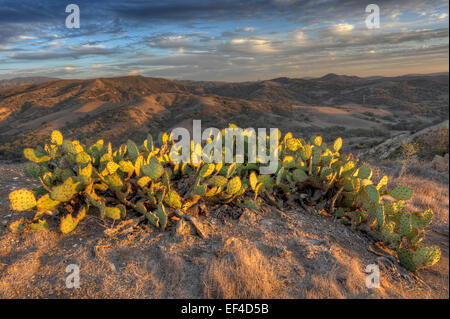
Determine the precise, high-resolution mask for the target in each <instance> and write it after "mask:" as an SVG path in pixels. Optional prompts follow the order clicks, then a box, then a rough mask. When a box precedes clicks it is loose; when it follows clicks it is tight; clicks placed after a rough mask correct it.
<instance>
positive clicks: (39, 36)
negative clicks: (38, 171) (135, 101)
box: [0, 0, 449, 82]
mask: <svg viewBox="0 0 450 319" xmlns="http://www.w3.org/2000/svg"><path fill="white" fill-rule="evenodd" d="M372 1H373V2H372ZM371 3H373V4H376V5H377V6H378V7H379V9H380V25H379V28H372V29H369V28H368V27H367V25H366V17H367V16H368V15H369V14H370V13H366V6H367V5H369V4H371ZM69 4H76V5H77V6H78V7H79V9H80V27H79V28H67V27H66V18H67V16H69V14H70V13H66V6H67V5H69ZM448 7H449V4H448V1H447V0H445V1H443V0H429V1H427V0H395V1H394V0H370V1H367V3H366V2H364V1H362V0H264V1H263V0H246V1H242V0H241V1H236V0H221V1H218V0H164V1H137V0H131V1H115V0H109V1H95V0H89V1H86V0H69V1H63V0H53V1H52V0H48V1H41V0H21V1H17V0H12V1H10V0H0V79H8V78H15V77H25V76H47V77H58V78H77V79H86V78H97V77H116V76H126V75H143V76H149V77H164V78H171V79H183V80H204V81H239V82H241V81H255V80H264V79H272V78H277V77H291V78H305V77H320V76H323V75H325V74H328V73H337V74H346V75H356V76H363V77H364V76H375V75H381V76H396V75H404V74H413V73H414V74H415V73H435V72H448V63H449V29H448V28H449V20H448V19H449V17H448V14H449V8H448Z"/></svg>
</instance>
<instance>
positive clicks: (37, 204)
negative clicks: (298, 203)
mask: <svg viewBox="0 0 450 319" xmlns="http://www.w3.org/2000/svg"><path fill="white" fill-rule="evenodd" d="M230 127H231V128H232V127H234V126H233V125H230ZM242 134H244V140H245V141H246V149H245V151H246V152H248V147H247V146H248V145H247V142H248V138H249V134H248V132H245V131H243V132H242ZM278 139H279V143H278V150H277V151H278V168H277V170H276V172H275V173H274V174H267V175H261V174H259V168H260V166H261V165H263V163H262V162H261V161H256V163H249V162H248V160H247V161H243V162H242V163H238V162H234V163H231V164H223V163H224V161H223V162H222V163H206V162H204V160H202V159H201V157H200V161H193V162H191V163H183V162H175V161H172V159H171V154H172V153H171V149H172V148H173V147H175V145H176V144H175V142H174V141H173V140H172V139H171V137H170V136H169V135H168V134H167V133H161V134H160V135H159V137H158V141H157V142H156V143H154V142H153V138H152V136H151V135H149V136H148V137H147V139H146V140H145V141H144V142H143V143H142V144H141V145H137V144H136V143H135V142H133V141H131V140H128V141H127V143H126V144H123V145H121V146H120V147H119V148H118V149H116V150H114V149H113V147H112V145H111V144H110V143H108V144H106V143H105V142H104V141H103V140H99V141H97V142H96V143H95V144H93V145H91V146H85V145H82V144H81V143H80V142H79V141H70V140H66V139H64V138H63V136H62V134H61V133H60V132H59V131H53V132H52V134H51V140H50V143H49V144H46V145H45V146H44V147H38V148H36V149H30V148H27V149H25V150H24V155H25V157H26V158H27V159H28V160H29V161H31V162H33V164H29V165H28V166H27V168H26V174H27V175H28V176H30V177H33V178H35V179H37V180H39V181H40V183H41V186H40V187H39V188H36V189H34V190H33V191H30V190H15V191H13V192H12V193H10V195H9V199H10V202H11V207H12V209H13V210H16V211H26V210H32V209H33V210H34V211H35V212H36V214H35V217H34V218H33V219H32V220H24V219H21V220H20V221H17V222H15V223H14V224H12V225H11V227H10V229H11V230H12V231H15V232H19V231H23V230H24V229H26V228H31V229H45V228H48V224H47V223H46V221H45V219H44V217H45V215H50V214H52V215H53V214H55V213H59V214H60V215H61V216H60V230H61V232H62V233H64V234H67V233H69V232H71V231H72V230H74V229H75V227H76V226H77V225H78V223H79V222H80V221H81V220H83V218H84V217H85V216H86V213H88V212H89V211H90V208H94V211H95V210H97V211H98V213H99V214H100V216H101V217H102V218H110V219H113V220H118V219H124V218H125V217H126V214H127V210H133V211H136V212H138V213H140V214H142V215H144V216H145V218H146V219H147V220H148V222H149V223H150V224H152V225H154V226H155V227H157V228H160V229H161V230H164V229H165V228H166V227H167V225H168V224H169V222H170V219H171V217H172V215H173V214H174V213H175V211H176V210H180V209H181V210H188V209H189V208H190V207H192V206H194V205H195V204H197V203H199V202H200V201H210V202H219V203H232V204H233V205H236V206H239V207H247V208H250V209H258V208H259V207H260V204H261V203H262V202H263V201H265V200H268V201H273V200H274V199H275V197H276V196H283V197H284V198H285V199H288V198H289V197H290V196H292V195H293V194H296V193H299V192H302V190H304V189H305V188H306V187H309V188H312V189H314V190H315V191H318V192H319V197H320V198H319V200H320V201H321V202H322V203H326V205H325V208H327V209H328V211H329V213H330V214H334V215H335V216H336V218H339V219H340V221H341V222H343V223H345V224H349V225H352V227H353V228H356V227H357V226H358V225H359V224H361V223H367V224H368V225H370V227H371V228H372V229H373V230H375V231H376V233H377V234H378V235H379V236H380V238H382V240H383V241H384V242H385V243H386V244H387V245H389V246H390V248H392V249H394V250H396V251H397V254H398V258H399V260H400V262H401V263H402V264H403V265H404V266H405V267H406V268H407V269H409V270H410V271H413V272H415V271H416V270H417V269H420V268H423V267H428V266H431V265H433V264H435V263H436V262H437V261H438V260H439V259H440V255H441V251H440V249H439V247H436V246H424V245H422V244H421V242H422V240H423V238H424V229H425V228H426V227H427V226H429V225H430V224H431V222H432V218H433V212H432V211H431V210H427V211H424V212H408V211H406V210H405V209H404V206H405V201H407V200H409V199H410V198H411V197H412V195H413V191H412V190H411V189H410V188H408V187H406V186H397V187H395V188H393V189H389V187H388V178H387V176H384V177H383V178H381V180H380V181H378V183H374V182H373V181H372V169H371V167H370V166H369V165H367V164H363V165H359V163H358V162H359V160H358V159H355V158H354V157H353V155H352V154H350V155H346V154H342V153H340V150H341V147H342V139H341V138H337V139H336V140H335V141H334V143H333V144H331V145H327V144H326V143H325V142H323V140H322V138H321V137H320V136H313V137H312V138H311V139H310V140H309V141H305V140H304V139H301V138H295V137H294V136H293V135H292V133H287V134H286V135H285V136H284V137H283V136H282V135H281V132H279V134H278ZM267 141H269V137H267ZM222 145H223V149H225V142H224V141H223V144H222ZM191 146H192V147H191V148H192V149H193V152H192V153H193V154H191V155H192V156H194V155H195V153H199V152H200V151H202V145H195V147H193V146H194V145H193V142H191ZM271 151H274V150H271ZM245 155H246V156H245V157H244V158H245V159H247V158H248V156H247V155H248V154H245ZM192 156H191V157H192ZM222 159H224V158H222ZM186 178H189V179H190V180H191V181H192V182H191V184H192V185H190V188H189V189H188V190H187V191H183V193H179V192H180V190H179V189H177V187H175V186H176V185H177V181H179V180H183V179H186ZM36 197H37V198H38V199H37V200H36Z"/></svg>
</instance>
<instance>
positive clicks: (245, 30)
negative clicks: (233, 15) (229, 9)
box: [235, 27, 255, 32]
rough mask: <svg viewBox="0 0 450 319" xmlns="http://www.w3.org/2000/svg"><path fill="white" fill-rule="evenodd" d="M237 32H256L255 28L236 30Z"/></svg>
mask: <svg viewBox="0 0 450 319" xmlns="http://www.w3.org/2000/svg"><path fill="white" fill-rule="evenodd" d="M235 30H236V32H253V31H255V28H253V27H243V28H236V29H235Z"/></svg>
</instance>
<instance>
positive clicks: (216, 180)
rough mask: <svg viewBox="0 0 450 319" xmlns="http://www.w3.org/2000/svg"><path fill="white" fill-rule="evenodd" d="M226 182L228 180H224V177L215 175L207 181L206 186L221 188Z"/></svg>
mask: <svg viewBox="0 0 450 319" xmlns="http://www.w3.org/2000/svg"><path fill="white" fill-rule="evenodd" d="M227 182H228V179H226V177H224V176H220V175H216V176H213V177H211V178H210V179H209V180H208V184H209V185H211V186H217V187H222V186H224V185H225V184H226V183H227Z"/></svg>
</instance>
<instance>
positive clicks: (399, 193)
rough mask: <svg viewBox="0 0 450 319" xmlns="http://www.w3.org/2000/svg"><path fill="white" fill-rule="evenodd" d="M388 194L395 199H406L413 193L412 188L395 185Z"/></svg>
mask: <svg viewBox="0 0 450 319" xmlns="http://www.w3.org/2000/svg"><path fill="white" fill-rule="evenodd" d="M389 195H391V196H392V197H394V198H395V199H397V200H408V199H410V198H411V197H412V195H413V190H412V189H411V188H409V187H408V186H397V187H396V188H394V189H393V190H392V191H391V192H390V193H389Z"/></svg>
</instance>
